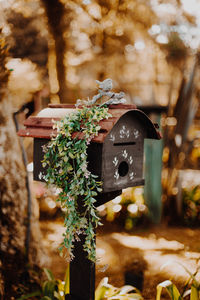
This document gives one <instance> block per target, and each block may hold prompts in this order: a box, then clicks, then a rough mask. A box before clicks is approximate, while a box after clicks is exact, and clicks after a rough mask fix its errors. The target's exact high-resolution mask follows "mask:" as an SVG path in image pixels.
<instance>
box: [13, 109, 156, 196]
mask: <svg viewBox="0 0 200 300" xmlns="http://www.w3.org/2000/svg"><path fill="white" fill-rule="evenodd" d="M74 110H75V106H72V105H67V104H63V105H50V107H49V108H47V109H44V110H42V111H41V112H40V113H39V114H38V116H36V117H29V118H28V119H27V120H26V121H25V123H24V125H25V126H26V129H21V130H20V131H19V133H18V134H19V135H20V136H26V137H27V136H29V137H33V138H34V179H35V180H39V181H41V180H42V179H41V176H40V174H41V173H42V174H44V173H45V169H44V168H43V167H42V163H41V161H42V159H43V156H44V153H43V146H44V145H45V144H46V143H47V142H48V141H49V140H50V139H51V136H52V134H56V131H55V130H53V128H52V127H53V122H54V121H56V120H59V119H60V118H62V117H64V116H65V114H67V113H69V112H72V111H74ZM109 113H111V115H112V117H111V118H109V119H108V120H103V121H101V122H100V123H99V125H100V126H101V129H100V131H99V134H98V136H96V137H94V138H93V139H92V142H91V144H90V145H89V147H88V168H89V170H90V171H91V172H92V173H93V174H95V175H98V176H99V179H100V180H101V181H102V182H103V193H109V192H114V191H119V190H121V189H124V188H126V187H131V186H139V185H143V184H144V179H143V148H144V139H145V138H151V139H160V134H159V132H158V131H157V129H156V126H155V125H154V124H153V123H152V122H151V120H150V119H149V118H148V117H147V116H146V115H145V114H144V113H143V112H142V111H141V110H138V109H136V108H135V105H123V104H118V105H110V107H109ZM74 136H77V137H78V138H83V136H82V133H78V132H77V133H75V134H74Z"/></svg>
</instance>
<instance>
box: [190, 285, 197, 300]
mask: <svg viewBox="0 0 200 300" xmlns="http://www.w3.org/2000/svg"><path fill="white" fill-rule="evenodd" d="M190 300H199V291H198V289H197V288H196V287H195V286H194V285H192V286H191V295H190Z"/></svg>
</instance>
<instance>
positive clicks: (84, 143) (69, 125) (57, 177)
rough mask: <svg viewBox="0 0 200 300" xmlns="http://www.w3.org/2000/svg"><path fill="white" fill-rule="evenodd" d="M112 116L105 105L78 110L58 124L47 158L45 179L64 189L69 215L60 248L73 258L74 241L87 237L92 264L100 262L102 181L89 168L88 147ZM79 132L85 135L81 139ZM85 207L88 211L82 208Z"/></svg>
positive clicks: (65, 209)
mask: <svg viewBox="0 0 200 300" xmlns="http://www.w3.org/2000/svg"><path fill="white" fill-rule="evenodd" d="M109 117H110V114H109V113H108V108H106V107H105V106H93V107H84V108H82V109H77V111H76V112H74V113H71V114H69V115H66V117H65V118H64V119H63V120H61V121H60V122H58V123H57V124H56V125H55V127H56V128H57V136H56V137H54V138H52V140H51V141H50V143H49V144H48V146H47V149H46V153H45V155H44V160H43V167H46V166H47V167H48V170H47V175H46V176H45V180H46V182H47V183H48V184H53V185H55V186H56V187H57V188H59V189H60V193H59V198H58V201H59V202H60V205H61V208H62V209H63V212H64V214H65V220H64V226H65V227H66V231H65V234H64V241H63V243H62V245H61V247H60V250H61V253H63V251H62V250H63V248H64V247H65V248H67V249H68V251H69V254H70V258H71V259H72V258H73V247H74V241H75V240H78V236H79V235H80V234H85V236H86V237H85V244H84V250H85V251H86V252H87V254H88V258H89V259H90V260H92V261H95V259H96V253H95V233H94V227H97V225H98V224H100V223H99V217H98V215H97V212H96V208H95V206H94V203H95V201H96V200H95V196H97V193H98V192H100V191H101V182H99V181H98V180H97V176H95V175H93V174H91V173H90V172H89V171H88V168H87V164H88V163H87V148H88V145H89V144H90V142H91V140H92V138H93V137H95V136H96V135H97V134H98V131H99V130H100V126H99V125H98V123H99V121H101V120H102V119H107V118H109ZM76 133H79V134H82V136H80V138H78V136H75V135H76ZM80 208H84V209H80Z"/></svg>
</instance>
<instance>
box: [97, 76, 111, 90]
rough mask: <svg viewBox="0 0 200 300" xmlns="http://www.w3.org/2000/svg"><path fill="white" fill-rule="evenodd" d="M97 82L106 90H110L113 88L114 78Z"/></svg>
mask: <svg viewBox="0 0 200 300" xmlns="http://www.w3.org/2000/svg"><path fill="white" fill-rule="evenodd" d="M96 83H97V84H98V85H99V88H100V89H101V90H103V91H104V92H108V91H110V90H111V89H112V79H110V78H108V79H105V80H104V81H99V80H96Z"/></svg>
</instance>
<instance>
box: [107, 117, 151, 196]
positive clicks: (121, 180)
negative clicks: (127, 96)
mask: <svg viewBox="0 0 200 300" xmlns="http://www.w3.org/2000/svg"><path fill="white" fill-rule="evenodd" d="M144 137H145V129H144V127H143V126H142V123H141V122H140V120H138V119H137V118H133V117H132V116H131V114H128V115H125V116H123V117H121V119H120V120H119V121H118V122H117V123H116V124H115V126H114V127H113V129H112V130H111V132H110V133H109V134H108V136H107V137H106V140H105V142H104V148H103V170H102V173H103V174H102V175H103V176H102V177H103V190H104V191H105V192H108V191H111V190H116V189H124V188H126V187H131V186H138V185H143V184H144V179H143V147H144Z"/></svg>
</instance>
